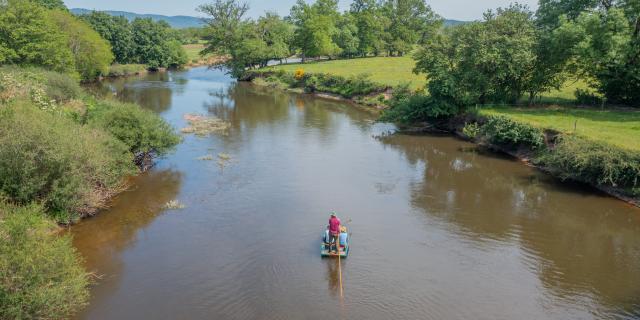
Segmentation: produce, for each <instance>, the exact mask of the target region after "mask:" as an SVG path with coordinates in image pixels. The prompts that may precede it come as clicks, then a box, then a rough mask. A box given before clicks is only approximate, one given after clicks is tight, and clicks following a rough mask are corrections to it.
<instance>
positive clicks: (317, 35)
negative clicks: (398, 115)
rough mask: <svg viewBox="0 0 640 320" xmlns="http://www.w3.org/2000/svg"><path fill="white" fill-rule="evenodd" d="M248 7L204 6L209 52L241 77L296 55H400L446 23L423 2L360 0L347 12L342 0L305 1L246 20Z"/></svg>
mask: <svg viewBox="0 0 640 320" xmlns="http://www.w3.org/2000/svg"><path fill="white" fill-rule="evenodd" d="M248 10H249V7H248V5H247V4H243V3H240V2H238V1H237V0H216V1H215V2H213V3H210V4H205V5H202V6H200V7H199V11H201V12H203V13H204V14H206V15H207V17H208V18H207V19H206V21H207V24H208V28H207V29H206V31H207V32H208V33H207V34H206V37H205V39H206V40H207V41H208V46H207V48H206V49H205V53H214V54H217V55H228V56H230V58H231V59H229V60H228V61H227V62H226V63H225V66H226V67H228V68H229V69H230V70H231V72H232V73H233V74H235V75H236V76H238V75H240V74H242V73H243V72H244V71H245V70H246V69H251V68H257V67H262V66H266V65H267V63H268V62H269V61H270V60H282V59H285V58H287V57H290V56H292V55H294V54H297V55H300V56H301V57H302V59H303V62H304V60H306V59H309V58H317V57H329V58H334V57H365V56H370V55H374V56H377V55H383V54H385V55H389V56H401V55H404V54H407V53H409V52H411V51H412V50H413V48H414V46H415V45H417V44H420V43H423V42H424V41H425V40H426V39H428V38H429V34H431V33H432V32H434V31H435V30H437V29H439V28H440V27H441V25H442V19H441V18H440V17H439V16H438V15H437V14H435V13H434V12H433V11H432V10H431V8H430V7H429V6H428V5H427V4H426V3H425V2H424V1H423V0H385V1H376V0H356V1H354V2H353V3H352V5H351V9H350V10H349V11H347V12H343V13H340V12H339V11H338V1H337V0H317V1H315V2H314V3H312V4H308V3H307V2H306V1H304V0H298V2H297V3H296V4H295V5H294V6H293V7H292V8H291V12H290V15H289V16H287V17H284V18H283V17H280V16H278V15H277V14H275V13H266V14H265V15H263V16H261V17H259V18H258V19H256V20H253V19H249V18H246V17H245V15H246V13H247V11H248Z"/></svg>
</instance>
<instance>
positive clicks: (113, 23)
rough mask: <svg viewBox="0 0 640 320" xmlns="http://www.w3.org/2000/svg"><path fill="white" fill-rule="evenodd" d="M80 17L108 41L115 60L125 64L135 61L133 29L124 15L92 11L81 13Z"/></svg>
mask: <svg viewBox="0 0 640 320" xmlns="http://www.w3.org/2000/svg"><path fill="white" fill-rule="evenodd" d="M80 19H82V20H84V21H86V22H88V23H89V24H90V25H91V27H92V28H93V30H95V31H97V32H98V33H99V34H100V36H101V37H102V38H104V39H106V40H107V41H109V43H110V44H111V50H112V52H113V55H114V56H115V62H117V63H121V64H127V63H132V62H134V61H135V47H136V44H135V42H134V41H133V30H132V28H131V24H130V23H129V21H128V20H127V19H126V18H125V17H122V16H118V17H115V16H111V15H109V14H108V13H105V12H99V11H92V12H91V13H89V14H84V15H81V16H80Z"/></svg>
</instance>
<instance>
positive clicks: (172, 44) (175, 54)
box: [167, 40, 189, 68]
mask: <svg viewBox="0 0 640 320" xmlns="http://www.w3.org/2000/svg"><path fill="white" fill-rule="evenodd" d="M167 49H168V53H169V60H168V62H167V66H168V67H172V68H177V67H180V66H182V65H185V64H187V62H189V57H188V56H187V52H186V51H185V50H184V48H183V47H182V44H180V42H179V41H178V40H171V41H169V42H167Z"/></svg>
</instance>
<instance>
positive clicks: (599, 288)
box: [71, 68, 640, 319]
mask: <svg viewBox="0 0 640 320" xmlns="http://www.w3.org/2000/svg"><path fill="white" fill-rule="evenodd" d="M99 90H100V91H102V92H106V93H107V94H112V93H113V94H115V95H116V96H117V97H119V98H120V99H123V100H125V101H132V102H137V103H139V104H141V105H142V106H143V107H145V108H148V109H150V110H153V111H155V112H157V113H159V114H160V115H162V116H163V117H164V118H165V119H167V120H168V121H169V122H170V123H171V124H172V125H174V126H175V127H176V128H182V127H185V126H186V125H187V123H186V121H185V120H184V119H183V115H184V114H186V113H199V114H205V115H214V116H217V117H219V118H222V119H224V120H226V121H228V122H229V123H230V124H231V128H230V130H229V133H228V134H227V135H220V134H216V135H211V136H208V137H197V136H194V135H185V136H184V141H183V143H182V144H180V145H179V146H178V147H177V148H176V151H175V152H174V153H172V154H170V155H168V156H166V157H164V158H162V159H159V161H158V164H157V166H156V167H155V168H154V169H152V170H151V171H150V172H148V173H145V174H143V175H141V176H138V177H136V178H133V179H132V181H131V185H132V187H131V189H130V190H129V191H127V192H125V193H123V194H121V195H119V196H118V197H117V198H116V199H115V200H114V202H113V204H112V206H111V208H110V209H108V210H105V211H103V212H102V213H100V214H99V215H98V216H96V217H94V218H90V219H86V220H84V221H82V222H81V223H79V224H78V225H75V226H73V227H72V228H71V233H72V234H73V237H74V244H75V246H76V247H77V249H78V250H79V252H80V253H81V254H82V256H83V257H84V258H85V260H86V261H85V263H86V266H87V268H88V269H89V270H90V271H92V272H94V273H95V276H96V281H95V284H94V285H93V286H92V288H91V293H92V298H91V301H90V305H89V306H88V307H87V308H86V309H85V310H84V311H83V312H82V313H81V314H79V315H78V319H328V318H332V319H614V318H615V319H638V318H640V210H639V209H637V208H634V207H632V206H629V205H627V204H625V203H624V202H621V201H618V200H616V199H613V198H610V197H608V196H606V195H603V194H601V193H599V192H597V191H595V190H593V189H591V188H588V187H584V186H580V185H573V184H568V183H561V182H559V181H557V180H555V179H553V178H550V177H548V176H547V175H545V174H542V173H540V172H538V171H537V170H535V169H532V168H529V167H527V166H525V165H523V164H522V163H520V162H518V161H516V160H513V159H511V158H508V157H504V156H501V155H496V154H493V153H489V152H485V151H482V150H479V149H477V148H476V147H475V146H474V145H473V144H470V143H467V142H464V141H461V140H458V139H455V138H453V137H449V136H410V135H399V134H395V135H390V134H389V133H390V132H392V131H393V129H394V128H393V126H391V125H388V124H381V123H376V122H375V117H374V116H373V115H371V114H369V113H367V112H365V111H362V110H359V109H358V108H355V107H354V106H352V105H348V104H345V103H341V102H334V101H327V100H322V99H318V98H314V97H310V96H306V95H297V94H291V93H285V92H281V91H277V90H274V89H270V88H265V87H257V86H253V85H251V84H247V83H236V82H234V81H233V80H232V79H230V78H229V77H228V76H226V75H225V74H224V73H223V72H221V71H215V70H207V69H206V68H194V69H191V70H189V71H183V72H168V73H161V74H149V75H147V76H145V77H140V78H129V79H126V80H124V79H119V80H114V81H111V82H105V83H104V84H103V85H102V86H101V88H100V89H99ZM220 153H224V154H228V155H229V156H230V157H231V158H230V160H229V161H227V162H226V163H225V164H224V165H220V164H218V163H217V161H216V160H217V159H216V158H217V155H218V154H220ZM206 155H212V156H213V158H214V160H213V161H206V160H198V158H199V157H202V156H206ZM174 199H177V200H179V201H180V202H182V203H183V204H184V205H185V208H184V209H181V210H167V209H164V205H165V203H166V202H168V201H170V200H174ZM330 211H336V212H337V213H338V214H339V216H340V217H341V218H342V220H343V221H348V226H349V228H350V230H351V232H352V248H351V252H350V254H349V257H348V259H346V260H343V261H342V263H341V270H342V281H343V282H342V283H343V288H344V297H343V298H341V297H340V290H339V286H340V282H339V275H338V265H337V261H336V260H333V259H322V258H320V254H319V246H320V234H321V232H322V231H323V228H324V227H325V226H326V224H327V220H328V218H329V212H330Z"/></svg>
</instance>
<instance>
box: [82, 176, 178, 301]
mask: <svg viewBox="0 0 640 320" xmlns="http://www.w3.org/2000/svg"><path fill="white" fill-rule="evenodd" d="M131 180H132V181H131V184H132V185H133V187H132V188H131V189H130V190H128V191H126V192H124V193H122V194H120V195H119V196H118V197H117V198H116V199H115V200H114V202H113V203H112V206H111V207H110V208H109V209H108V210H107V211H108V212H103V213H100V214H98V215H96V216H95V217H93V218H89V219H86V220H85V221H83V222H82V223H80V224H78V225H75V226H73V227H71V231H72V232H73V243H74V246H75V247H76V248H77V249H78V251H79V252H80V253H81V254H82V256H83V258H84V260H85V265H86V268H87V270H89V271H92V272H93V271H95V270H98V269H99V270H100V271H99V273H97V274H96V275H97V276H98V277H99V280H98V282H99V283H100V286H99V290H94V291H93V292H92V294H93V295H94V299H96V298H99V297H101V296H107V295H108V294H110V293H112V292H113V291H115V290H116V289H117V287H118V284H119V283H120V277H121V271H122V262H121V259H120V258H121V254H122V252H123V251H125V250H126V249H127V248H128V247H130V246H132V245H133V244H134V243H135V241H136V237H137V236H138V235H139V232H140V231H141V230H144V228H145V227H146V226H148V225H149V224H151V223H152V222H153V221H154V220H155V219H156V218H157V217H158V215H160V214H161V213H163V212H165V209H164V205H165V203H167V201H170V200H173V199H175V198H176V196H177V195H178V192H179V191H180V185H181V183H182V174H181V173H180V172H177V171H173V170H162V171H151V172H148V173H145V174H143V175H141V176H139V177H135V178H132V179H131Z"/></svg>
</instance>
